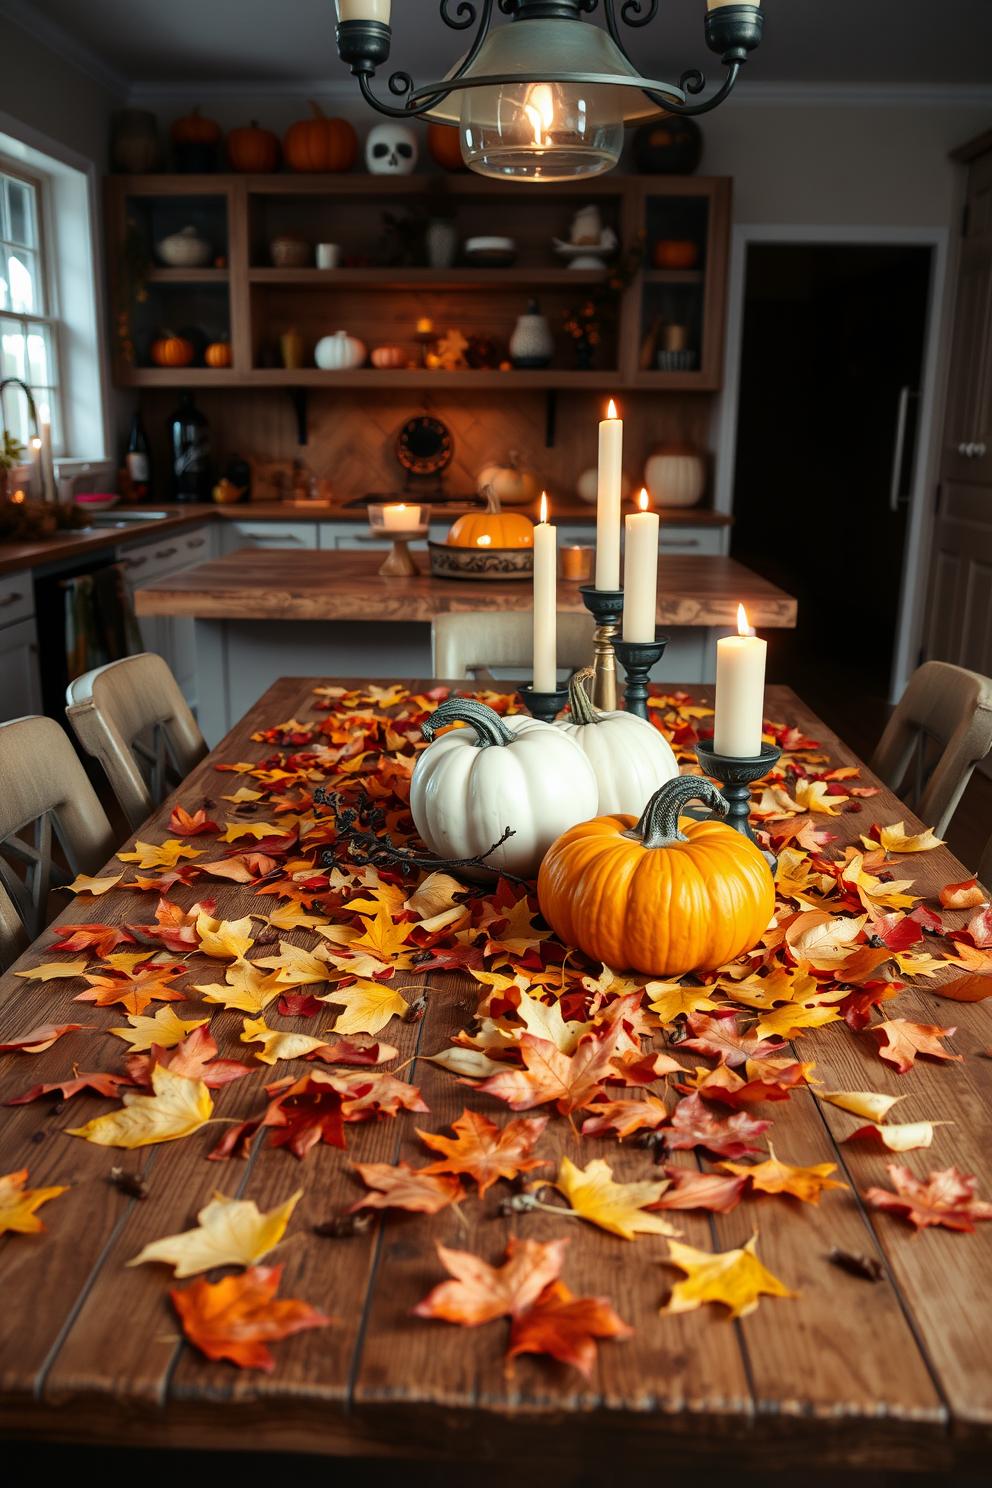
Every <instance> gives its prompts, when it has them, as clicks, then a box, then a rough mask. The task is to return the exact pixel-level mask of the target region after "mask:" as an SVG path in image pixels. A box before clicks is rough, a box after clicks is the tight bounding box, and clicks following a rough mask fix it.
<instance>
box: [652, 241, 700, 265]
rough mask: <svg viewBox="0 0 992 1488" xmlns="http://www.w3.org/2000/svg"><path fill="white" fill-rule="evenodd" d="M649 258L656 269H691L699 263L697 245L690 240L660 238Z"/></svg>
mask: <svg viewBox="0 0 992 1488" xmlns="http://www.w3.org/2000/svg"><path fill="white" fill-rule="evenodd" d="M651 256H652V258H653V259H654V264H655V268H656V269H692V268H695V266H696V264H697V263H698V262H699V244H698V243H694V242H693V241H692V240H691V238H661V239H659V241H658V242H657V243H655V245H654V247H653V248H652V250H651Z"/></svg>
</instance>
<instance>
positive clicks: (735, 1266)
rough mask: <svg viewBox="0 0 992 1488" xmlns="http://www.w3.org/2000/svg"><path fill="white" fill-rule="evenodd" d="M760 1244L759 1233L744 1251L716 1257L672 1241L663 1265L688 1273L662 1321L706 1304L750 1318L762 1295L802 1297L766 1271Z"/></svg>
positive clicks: (671, 1299) (678, 1286)
mask: <svg viewBox="0 0 992 1488" xmlns="http://www.w3.org/2000/svg"><path fill="white" fill-rule="evenodd" d="M757 1243H758V1235H757V1231H755V1233H754V1234H753V1235H752V1236H751V1238H750V1240H749V1241H748V1242H747V1244H746V1245H745V1246H744V1248H743V1250H724V1251H718V1252H717V1253H716V1254H715V1255H713V1254H711V1253H710V1252H709V1251H707V1250H696V1249H694V1247H693V1246H691V1245H682V1244H680V1243H679V1241H677V1240H670V1241H669V1242H668V1255H667V1257H666V1259H665V1260H664V1261H663V1262H662V1264H663V1265H665V1266H678V1268H679V1270H680V1271H685V1272H686V1280H685V1281H677V1282H676V1283H675V1285H674V1287H673V1288H672V1295H671V1298H670V1300H669V1302H668V1305H667V1306H666V1307H663V1308H662V1309H661V1314H662V1317H664V1316H665V1315H666V1314H670V1313H673V1312H694V1311H695V1310H696V1308H697V1307H702V1306H703V1304H704V1303H705V1302H722V1303H723V1305H724V1306H725V1307H729V1309H730V1316H731V1317H732V1318H738V1317H747V1315H748V1313H749V1312H754V1310H755V1308H756V1307H757V1305H758V1299H759V1297H760V1296H761V1295H762V1294H764V1295H766V1296H769V1297H798V1296H799V1293H798V1292H790V1290H789V1288H788V1287H787V1286H785V1284H784V1283H783V1282H781V1281H779V1279H778V1277H777V1276H773V1275H772V1274H771V1272H770V1271H766V1269H765V1267H764V1266H763V1265H762V1264H761V1262H760V1261H759V1260H758V1257H757V1254H756V1247H757Z"/></svg>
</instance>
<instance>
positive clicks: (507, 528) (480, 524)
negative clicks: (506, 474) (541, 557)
mask: <svg viewBox="0 0 992 1488" xmlns="http://www.w3.org/2000/svg"><path fill="white" fill-rule="evenodd" d="M482 494H483V495H484V496H485V498H486V509H485V511H484V512H466V513H465V515H464V516H463V517H459V518H458V520H457V521H456V522H454V523H453V524H452V527H451V531H450V532H449V533H448V546H449V547H450V548H532V547H533V546H534V523H533V522H532V521H531V519H530V517H525V516H524V514H523V512H505V511H503V510H501V508H500V502H499V497H498V496H497V495H496V492H495V491H494V490H493V488H492V486H487V487H486V489H485V491H484V492H483V493H482Z"/></svg>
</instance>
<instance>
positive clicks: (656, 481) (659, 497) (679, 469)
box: [644, 444, 706, 506]
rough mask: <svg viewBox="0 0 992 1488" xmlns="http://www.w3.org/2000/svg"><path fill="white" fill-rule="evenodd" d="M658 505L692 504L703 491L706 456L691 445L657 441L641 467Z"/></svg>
mask: <svg viewBox="0 0 992 1488" xmlns="http://www.w3.org/2000/svg"><path fill="white" fill-rule="evenodd" d="M644 484H645V485H646V486H647V488H648V492H649V494H650V496H651V499H652V500H653V501H655V502H656V503H657V504H658V506H695V504H696V502H697V501H698V500H699V498H700V496H702V494H703V492H704V491H705V490H706V459H705V456H703V455H701V454H700V452H699V450H697V449H696V447H695V446H694V445H692V444H659V445H658V447H657V449H656V450H655V452H654V454H653V455H651V456H650V457H649V459H648V462H647V464H646V465H645V467H644Z"/></svg>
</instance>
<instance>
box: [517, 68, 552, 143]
mask: <svg viewBox="0 0 992 1488" xmlns="http://www.w3.org/2000/svg"><path fill="white" fill-rule="evenodd" d="M528 96H529V101H528V102H527V103H525V104H524V113H525V114H526V115H527V118H528V120H529V122H530V127H531V128H532V129H533V131H534V145H535V147H536V148H537V149H539V150H540V149H544V148H545V147H546V146H547V145H550V143H551V141H550V139H549V138H548V134H549V131H550V129H551V127H552V125H553V124H554V122H555V101H554V95H553V94H552V92H551V89H550V87H549V86H548V84H547V83H537V84H535V86H534V87H533V88H531V90H530V94H529V95H528Z"/></svg>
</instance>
